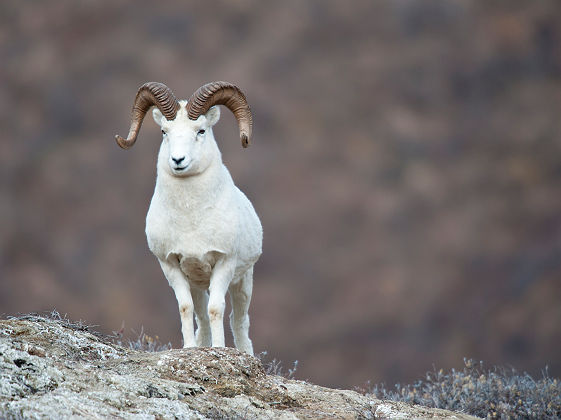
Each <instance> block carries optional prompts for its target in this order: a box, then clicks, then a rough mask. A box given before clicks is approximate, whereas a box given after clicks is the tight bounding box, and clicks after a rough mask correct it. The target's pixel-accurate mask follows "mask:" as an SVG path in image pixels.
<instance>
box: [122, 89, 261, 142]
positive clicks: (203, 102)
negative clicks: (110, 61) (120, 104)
mask: <svg viewBox="0 0 561 420" xmlns="http://www.w3.org/2000/svg"><path fill="white" fill-rule="evenodd" d="M215 105H224V106H226V107H227V108H228V109H229V110H230V111H232V112H233V113H234V116H235V117H236V119H237V121H238V127H239V130H240V140H241V142H242V146H243V147H247V146H248V145H249V143H250V141H251V131H252V124H253V123H252V117H251V110H250V108H249V105H248V103H247V100H246V98H245V95H244V94H243V92H242V91H241V90H240V89H239V88H238V87H237V86H235V85H233V84H231V83H228V82H212V83H207V84H205V85H203V86H201V87H200V88H199V89H197V90H196V91H195V93H193V95H191V97H190V98H189V100H188V101H187V102H186V103H185V104H184V107H185V108H184V109H185V111H186V115H187V118H188V119H189V120H191V121H194V122H197V121H199V120H200V118H201V117H204V116H205V114H207V113H208V112H209V110H210V109H211V108H212V107H213V106H215ZM152 106H155V107H156V108H157V109H158V110H159V112H160V113H161V115H162V116H163V117H164V119H165V121H163V120H162V119H161V118H159V120H160V122H161V124H160V126H162V125H163V123H164V122H166V123H169V122H170V121H174V120H175V119H176V117H177V114H178V111H179V110H180V107H181V105H180V103H179V101H178V100H177V99H176V98H175V96H174V95H173V92H172V91H171V89H170V88H168V87H167V86H166V85H164V84H163V83H158V82H148V83H145V84H143V85H142V86H141V87H140V88H139V89H138V92H137V94H136V98H135V100H134V104H133V108H132V117H131V126H130V130H129V135H128V137H127V138H126V139H125V138H123V137H121V136H119V135H117V136H115V140H116V141H117V144H118V145H119V146H121V147H122V148H123V149H128V148H130V147H132V145H133V144H134V143H135V141H136V137H137V136H138V132H139V131H140V126H141V125H142V121H143V120H144V116H145V115H146V113H147V112H148V110H149V109H150V108H151V107H152ZM158 116H159V115H158ZM217 116H218V117H219V116H220V112H218V114H217ZM154 119H155V120H156V115H155V118H154ZM210 119H212V118H210ZM210 119H209V118H206V117H205V120H210ZM216 121H218V119H216V120H215V121H214V123H216ZM156 122H158V121H156Z"/></svg>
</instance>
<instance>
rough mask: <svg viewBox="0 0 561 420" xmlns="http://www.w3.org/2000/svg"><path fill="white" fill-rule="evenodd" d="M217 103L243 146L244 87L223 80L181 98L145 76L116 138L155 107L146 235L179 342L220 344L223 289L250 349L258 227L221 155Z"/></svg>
mask: <svg viewBox="0 0 561 420" xmlns="http://www.w3.org/2000/svg"><path fill="white" fill-rule="evenodd" d="M217 105H224V106H226V107H227V108H228V109H230V110H231V111H232V112H233V113H234V116H235V117H236V119H237V122H238V127H239V132H240V139H241V142H242V146H243V147H247V146H248V145H249V142H250V140H251V131H252V116H251V111H250V107H249V105H248V103H247V101H246V98H245V96H244V94H243V93H242V92H241V90H240V89H239V88H238V87H236V86H234V85H233V84H231V83H227V82H213V83H208V84H205V85H204V86H202V87H200V88H199V89H198V90H197V91H195V93H193V95H192V96H191V97H190V98H189V100H187V101H185V100H181V101H178V100H177V99H176V98H175V96H174V94H173V92H172V91H171V90H170V89H169V88H168V87H167V86H166V85H164V84H162V83H157V82H149V83H145V84H144V85H142V86H141V87H140V88H139V90H138V92H137V94H136V98H135V100H134V105H133V109H132V118H131V126H130V130H129V134H128V137H127V138H126V139H125V138H123V137H121V136H118V135H117V136H115V138H116V140H117V143H118V144H119V146H121V147H122V148H123V149H128V148H130V147H131V146H132V145H133V144H134V143H135V141H136V138H137V135H138V132H139V130H140V126H141V125H142V121H143V119H144V116H145V115H146V113H147V112H148V110H149V109H150V108H151V107H153V106H154V107H155V108H154V109H153V112H152V115H153V117H154V121H155V122H156V124H158V125H159V126H160V127H161V129H162V137H163V138H162V143H161V146H160V152H159V154H158V160H157V178H156V187H155V190H154V195H153V197H152V201H151V203H150V208H149V210H148V214H147V216H146V237H147V239H148V246H149V248H150V250H151V251H152V253H153V254H154V255H155V256H156V257H157V259H158V261H159V263H160V266H161V268H162V271H163V272H164V275H165V277H166V278H167V280H168V282H169V284H170V286H171V287H172V288H173V291H174V292H175V297H176V298H177V303H178V305H179V313H180V317H181V331H182V335H183V345H184V347H194V346H210V345H212V346H213V347H223V346H224V345H225V342H224V322H223V317H224V308H225V295H226V293H227V292H228V293H229V294H230V300H231V305H232V312H231V314H230V326H231V328H232V332H233V336H234V343H235V345H236V347H237V348H238V349H239V350H241V351H245V352H247V353H249V354H253V345H252V343H251V340H250V339H249V332H248V330H249V315H248V309H249V303H250V300H251V294H252V289H253V266H254V264H255V262H256V261H257V259H258V258H259V256H260V255H261V244H262V238H263V231H262V228H261V222H260V221H259V218H258V217H257V214H256V213H255V210H254V209H253V206H252V205H251V203H250V201H249V200H248V199H247V197H246V196H245V195H244V194H243V193H242V192H241V191H240V190H239V189H238V188H237V187H236V186H235V185H234V182H233V181H232V177H231V176H230V173H229V172H228V169H226V167H225V166H224V164H223V163H222V155H221V153H220V150H219V149H218V145H217V143H216V141H215V139H214V134H213V132H212V127H213V126H214V125H215V124H216V123H217V122H218V120H219V118H220V109H219V107H218V106H217ZM193 314H195V317H196V322H197V331H196V333H195V331H194V325H193Z"/></svg>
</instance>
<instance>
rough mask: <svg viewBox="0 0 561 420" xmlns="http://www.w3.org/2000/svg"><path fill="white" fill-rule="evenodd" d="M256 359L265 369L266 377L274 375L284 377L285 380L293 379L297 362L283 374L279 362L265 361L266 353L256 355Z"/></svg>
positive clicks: (274, 360) (275, 360)
mask: <svg viewBox="0 0 561 420" xmlns="http://www.w3.org/2000/svg"><path fill="white" fill-rule="evenodd" d="M257 358H258V359H259V360H261V363H263V367H264V368H265V373H266V374H267V375H276V376H282V377H285V378H287V379H294V373H296V369H297V368H298V360H295V361H294V362H293V364H292V369H288V371H287V372H285V371H284V368H283V366H282V362H281V361H280V360H277V359H273V360H266V358H267V352H266V351H262V352H261V353H259V354H258V355H257Z"/></svg>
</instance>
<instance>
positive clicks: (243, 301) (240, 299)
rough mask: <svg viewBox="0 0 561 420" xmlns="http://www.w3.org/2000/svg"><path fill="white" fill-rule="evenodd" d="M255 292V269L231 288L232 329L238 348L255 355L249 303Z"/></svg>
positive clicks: (249, 271) (250, 270) (247, 272)
mask: <svg viewBox="0 0 561 420" xmlns="http://www.w3.org/2000/svg"><path fill="white" fill-rule="evenodd" d="M252 290H253V267H252V268H250V269H249V270H247V271H246V272H245V274H244V275H243V277H242V278H241V279H240V281H239V282H238V283H236V284H231V285H230V288H229V292H230V302H231V304H232V312H231V313H230V328H232V334H233V335H234V343H235V345H236V348H238V349H239V350H240V351H244V352H246V353H248V354H251V355H253V344H252V343H251V340H250V339H249V314H248V311H249V303H250V302H251V293H252Z"/></svg>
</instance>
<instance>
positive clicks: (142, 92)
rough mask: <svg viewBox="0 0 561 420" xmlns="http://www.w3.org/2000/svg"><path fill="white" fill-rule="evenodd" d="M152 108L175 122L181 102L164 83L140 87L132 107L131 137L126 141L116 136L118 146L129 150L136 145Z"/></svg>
mask: <svg viewBox="0 0 561 420" xmlns="http://www.w3.org/2000/svg"><path fill="white" fill-rule="evenodd" d="M152 106H157V107H158V109H159V110H160V111H161V112H162V114H163V115H164V117H166V118H167V119H168V120H173V119H175V116H176V115H177V110H178V109H179V102H178V101H177V99H176V98H175V96H174V95H173V92H172V91H171V89H170V88H168V87H167V86H166V85H164V84H163V83H158V82H148V83H144V84H143V85H142V86H140V88H139V89H138V92H137V93H136V98H135V99H134V105H133V107H132V116H131V127H130V130H129V135H128V137H127V138H126V139H124V138H123V137H121V136H119V135H116V136H115V140H116V141H117V144H118V145H119V146H121V147H122V148H123V149H128V148H129V147H132V145H133V144H134V143H135V141H136V136H137V135H138V132H139V131H140V126H141V125H142V120H143V119H144V116H145V115H146V113H147V112H148V110H149V109H150V108H151V107H152Z"/></svg>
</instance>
